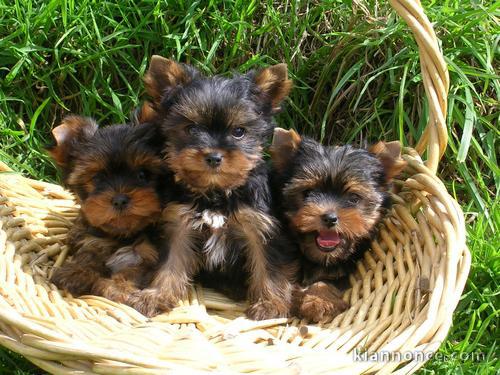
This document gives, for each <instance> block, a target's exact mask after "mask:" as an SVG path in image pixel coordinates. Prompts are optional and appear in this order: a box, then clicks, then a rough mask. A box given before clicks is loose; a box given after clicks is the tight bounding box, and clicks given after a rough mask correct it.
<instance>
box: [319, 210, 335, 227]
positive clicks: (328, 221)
mask: <svg viewBox="0 0 500 375" xmlns="http://www.w3.org/2000/svg"><path fill="white" fill-rule="evenodd" d="M321 220H323V223H324V224H325V225H326V226H327V227H328V228H331V227H334V226H335V225H337V223H338V221H339V218H338V217H337V214H335V213H333V212H329V213H327V214H324V215H322V216H321Z"/></svg>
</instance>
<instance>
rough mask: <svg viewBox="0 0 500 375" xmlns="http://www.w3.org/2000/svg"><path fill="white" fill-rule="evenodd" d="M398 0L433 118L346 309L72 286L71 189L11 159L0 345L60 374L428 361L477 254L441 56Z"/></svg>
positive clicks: (427, 27) (332, 368)
mask: <svg viewBox="0 0 500 375" xmlns="http://www.w3.org/2000/svg"><path fill="white" fill-rule="evenodd" d="M391 4H392V6H393V7H394V9H395V10H396V11H397V12H398V13H399V15H400V16H401V17H402V18H404V20H405V21H406V22H407V24H408V25H409V27H410V28H411V30H412V31H413V33H414V35H415V38H416V40H417V43H418V46H419V50H420V56H421V57H420V58H421V65H422V76H423V83H424V86H425V90H426V93H427V97H428V102H429V108H430V115H429V123H428V125H427V129H426V130H425V132H424V135H423V136H422V139H421V140H420V142H419V143H418V145H417V146H416V149H415V150H413V149H405V152H404V158H405V160H406V161H407V162H408V166H407V168H406V170H405V174H404V176H405V178H404V179H403V180H401V181H399V184H400V185H401V192H400V193H399V194H398V195H397V196H395V200H396V202H395V205H394V208H393V210H392V213H391V216H390V217H389V218H387V219H386V220H385V222H384V225H383V228H382V230H381V232H380V236H379V239H378V240H377V241H374V242H373V245H372V250H371V251H370V252H367V253H366V255H365V257H364V259H363V260H362V261H360V262H359V263H358V267H357V271H356V273H355V274H353V275H351V277H350V282H351V288H350V289H349V290H348V291H347V292H346V294H345V297H344V298H345V299H346V300H347V301H349V302H350V304H351V308H350V309H349V310H348V311H346V312H344V313H343V314H341V315H340V316H338V317H336V318H335V319H334V321H333V322H331V323H330V324H327V325H323V326H320V325H317V326H313V325H311V326H304V323H303V322H300V321H299V320H297V319H290V320H286V319H275V320H268V321H262V322H254V321H250V320H247V319H245V318H244V317H243V313H242V312H243V310H244V308H245V306H243V305H239V304H236V303H233V302H232V301H230V300H227V299H225V298H224V297H222V296H221V295H218V294H216V293H214V292H211V291H209V290H204V289H202V288H201V287H194V288H193V289H192V293H191V295H190V298H189V300H186V301H184V302H183V304H182V305H181V306H180V307H178V308H176V309H175V310H174V311H173V312H171V313H170V314H164V315H160V316H158V317H156V318H154V319H148V318H146V317H144V316H142V315H141V314H139V313H138V312H136V311H135V310H133V309H131V308H129V307H127V306H124V305H119V304H116V303H113V302H111V301H108V300H106V299H104V298H100V297H95V296H84V297H81V298H72V297H71V296H67V295H65V294H63V293H62V292H60V291H58V290H57V289H56V288H55V286H54V285H52V284H51V283H50V282H49V281H47V280H48V279H49V277H50V275H51V272H52V269H53V267H54V266H59V265H61V264H62V263H63V262H64V260H65V258H66V255H67V251H68V249H67V247H66V246H65V245H64V237H65V235H66V233H67V231H68V228H69V227H70V226H71V223H72V220H73V219H74V218H75V216H76V215H77V211H78V208H77V206H75V203H74V201H73V197H72V196H71V195H70V194H69V193H68V192H66V191H65V190H64V189H63V188H61V187H59V186H56V185H52V184H48V183H44V182H39V181H34V180H30V179H27V178H24V177H22V176H20V175H18V174H16V173H8V172H7V173H2V174H1V175H0V331H1V332H0V345H2V346H4V347H7V348H9V349H11V350H13V351H15V352H17V353H20V354H22V355H23V356H25V357H26V358H28V359H29V360H30V361H31V362H33V363H34V364H36V365H37V366H39V367H41V368H43V369H45V370H46V371H49V372H51V373H60V374H69V373H72V374H73V373H78V374H86V373H102V374H121V373H123V374H125V373H127V374H139V373H141V374H142V373H145V374H165V373H167V372H169V371H171V372H173V373H193V372H198V373H199V372H204V371H216V372H228V373H246V372H257V373H300V372H303V373H307V374H309V373H311V374H312V373H325V374H332V373H347V372H348V373H349V374H353V373H362V372H380V373H389V372H392V371H395V372H396V373H401V374H402V373H411V372H414V371H416V370H417V369H418V368H419V367H420V366H422V365H423V363H424V362H425V360H426V359H428V358H427V357H425V356H424V355H423V354H425V355H429V354H432V353H433V352H435V351H436V350H437V349H438V348H439V346H440V344H441V343H442V341H443V340H444V339H445V337H446V334H447V332H448V329H449V327H450V325H451V321H452V313H453V311H454V309H455V307H456V305H457V303H458V301H459V299H460V294H461V292H462V290H463V288H464V284H465V281H466V278H467V275H468V271H469V266H470V254H469V251H468V250H467V248H466V245H465V226H464V220H463V214H462V211H461V210H460V207H459V206H458V204H457V202H456V201H455V200H453V199H452V198H451V197H450V195H448V193H447V192H446V188H445V186H444V185H443V183H442V182H441V181H440V180H439V179H438V178H437V177H436V170H437V166H438V162H439V159H440V158H441V156H442V154H443V152H444V150H445V148H446V144H447V130H446V126H445V114H446V97H447V92H448V84H449V83H448V72H447V69H446V65H445V63H444V61H443V57H442V55H441V52H440V50H439V46H438V40H437V38H436V36H435V34H434V31H433V29H432V26H431V23H430V22H429V20H428V19H427V17H426V16H425V15H424V13H423V11H422V7H421V5H420V3H419V1H418V0H392V1H391ZM424 151H427V154H426V155H427V161H426V162H423V161H422V159H421V158H420V156H419V154H422V153H423V152H424ZM0 170H4V171H7V170H8V168H7V166H5V165H0ZM363 351H366V352H365V353H366V354H365V355H367V356H368V357H369V358H368V359H373V357H372V353H374V352H378V353H383V355H381V356H380V357H379V358H378V361H365V360H362V358H360V357H359V356H358V357H357V356H356V354H355V353H358V355H359V353H361V352H363ZM390 352H397V353H401V355H400V356H397V355H393V356H390V355H389V354H390ZM411 352H413V353H414V354H415V353H416V354H417V355H416V356H415V357H413V358H411V357H410V354H411ZM422 353H423V354H422ZM365 359H366V358H365Z"/></svg>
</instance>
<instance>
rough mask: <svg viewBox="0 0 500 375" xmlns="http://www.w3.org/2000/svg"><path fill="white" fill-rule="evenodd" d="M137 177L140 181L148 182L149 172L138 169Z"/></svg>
mask: <svg viewBox="0 0 500 375" xmlns="http://www.w3.org/2000/svg"><path fill="white" fill-rule="evenodd" d="M137 178H138V179H139V181H140V182H143V183H145V182H148V181H149V173H148V171H146V170H145V169H140V170H139V172H137Z"/></svg>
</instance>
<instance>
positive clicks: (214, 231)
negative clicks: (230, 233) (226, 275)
mask: <svg viewBox="0 0 500 375" xmlns="http://www.w3.org/2000/svg"><path fill="white" fill-rule="evenodd" d="M226 223H227V217H226V216H224V215H222V214H221V213H220V212H217V211H211V210H203V212H201V213H200V214H199V215H197V217H196V218H195V220H194V221H193V229H194V230H197V231H201V230H203V229H204V228H208V229H209V230H210V237H208V239H207V240H206V242H205V243H204V244H203V248H202V252H203V254H204V255H205V266H206V267H207V268H208V269H209V270H210V269H214V268H215V267H217V266H221V265H222V264H223V263H224V259H225V257H226V251H227V246H226V230H225V229H226V228H225V227H226Z"/></svg>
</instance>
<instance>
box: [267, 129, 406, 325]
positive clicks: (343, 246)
mask: <svg viewBox="0 0 500 375" xmlns="http://www.w3.org/2000/svg"><path fill="white" fill-rule="evenodd" d="M400 152H401V146H400V144H399V142H391V143H383V142H379V143H377V144H375V145H374V146H372V147H370V148H369V149H368V150H365V149H362V148H355V147H352V146H350V145H346V146H338V147H325V146H322V145H320V144H319V143H317V142H315V141H313V140H311V139H308V138H302V139H301V138H300V137H299V135H298V134H297V133H296V132H295V131H293V130H290V131H286V130H284V129H280V128H277V129H275V133H274V138H273V145H272V147H271V156H272V161H273V165H274V169H275V172H276V178H275V181H273V185H274V187H275V191H276V192H277V198H276V201H278V202H279V203H280V207H279V211H281V212H282V213H283V220H284V221H285V222H286V223H287V225H288V227H289V228H290V229H291V231H292V233H293V235H294V237H295V240H296V242H297V243H298V244H299V247H300V251H301V253H302V255H303V259H302V261H301V266H302V275H301V277H300V279H301V284H302V286H303V287H304V289H299V290H297V293H296V294H297V295H296V296H295V297H296V298H294V300H295V301H294V310H296V311H295V313H296V314H297V315H299V316H301V317H304V318H306V319H308V320H309V321H312V322H318V321H322V320H325V319H331V318H333V317H334V316H335V315H337V314H338V313H340V312H342V311H343V310H345V309H346V308H347V307H348V305H347V304H346V303H345V302H344V301H343V300H342V299H341V293H340V292H339V291H338V290H336V289H335V288H334V287H333V286H331V285H329V284H327V283H325V281H328V280H338V279H340V278H342V277H344V276H346V275H347V274H348V273H349V271H350V270H351V268H352V267H353V266H354V265H355V261H356V260H357V259H358V258H359V257H360V256H361V255H362V253H363V251H364V250H366V249H367V248H368V247H369V243H370V240H371V239H372V238H373V236H374V235H375V233H376V231H377V224H378V223H379V222H380V221H381V220H382V218H383V217H384V215H385V213H386V212H387V210H388V208H389V207H390V204H391V198H390V190H391V181H392V178H393V177H394V176H395V175H397V174H398V173H399V172H400V171H401V170H402V168H404V165H405V163H404V161H403V160H402V159H401V157H400Z"/></svg>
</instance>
